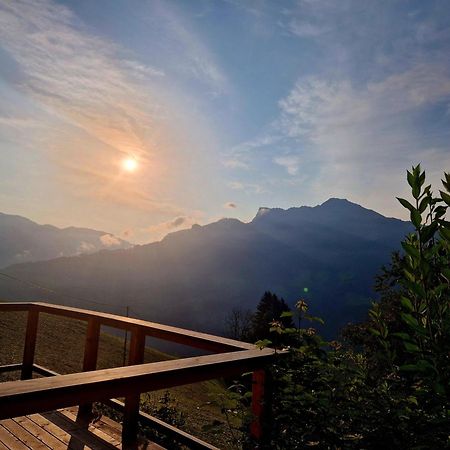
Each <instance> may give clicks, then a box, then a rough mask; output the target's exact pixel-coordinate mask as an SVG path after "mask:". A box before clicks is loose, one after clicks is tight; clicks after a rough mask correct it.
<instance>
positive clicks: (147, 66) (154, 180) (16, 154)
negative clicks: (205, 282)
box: [0, 0, 450, 242]
mask: <svg viewBox="0 0 450 450" xmlns="http://www.w3.org/2000/svg"><path fill="white" fill-rule="evenodd" d="M0 43H1V47H0V157H1V163H0V183H1V189H0V211H3V212H7V213H14V214H20V215H24V216H27V217H29V218H31V219H33V220H35V221H37V222H40V223H52V224H54V225H57V226H69V225H76V226H85V227H90V228H97V229H103V230H106V231H109V232H112V233H115V234H116V235H118V236H120V237H123V238H125V239H129V240H130V241H132V242H149V241H152V240H155V239H158V238H160V237H162V236H163V235H164V234H166V233H167V232H170V231H175V230H177V229H181V228H183V227H190V226H191V225H192V224H193V223H207V222H210V221H212V220H217V219H218V218H220V217H224V216H227V217H237V218H239V219H242V220H249V219H251V218H252V216H254V214H255V213H256V211H257V208H258V207H259V206H269V207H271V206H279V207H290V206H298V205H304V204H306V205H315V204H318V203H321V202H323V201H325V200H326V199H327V198H329V197H345V198H348V199H349V200H352V201H354V202H357V203H360V204H362V205H364V206H366V207H369V208H372V209H376V210H378V211H379V212H381V213H383V214H385V215H389V216H396V217H405V216H404V215H403V211H402V208H401V207H400V205H397V202H396V200H395V199H394V196H395V195H406V187H405V182H404V181H403V180H404V173H405V170H406V169H407V168H408V167H409V166H411V164H413V163H416V162H422V164H423V167H424V168H425V169H426V170H427V172H428V173H429V175H430V177H431V179H432V180H433V181H437V180H438V179H439V177H440V175H441V172H442V171H443V170H450V139H449V138H450V2H448V1H447V0H443V1H431V0H427V1H423V0H418V1H397V2H396V1H393V0H389V1H382V0H372V1H363V0H355V1H347V0H336V1H327V0H317V1H313V0H300V1H296V2H288V1H267V2H266V1H263V0H261V1H238V0H236V1H233V0H228V1H225V0H224V1H220V0H217V1H213V0H209V1H206V0H205V1H201V0H196V1H188V0H186V1H178V2H177V1H143V0H139V1H137V0H136V1H131V0H123V1H120V0H115V1H110V0H96V1H92V0H76V1H64V2H59V3H57V2H53V1H50V0H29V1H19V0H0ZM130 157H131V158H133V159H135V160H136V161H137V168H136V170H134V171H128V170H124V165H123V161H124V159H126V158H130Z"/></svg>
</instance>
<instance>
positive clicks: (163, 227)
mask: <svg viewBox="0 0 450 450" xmlns="http://www.w3.org/2000/svg"><path fill="white" fill-rule="evenodd" d="M199 219H200V218H199V217H193V216H178V217H174V218H173V219H170V220H168V221H165V222H161V223H157V224H156V225H150V226H148V227H146V228H145V229H144V230H143V231H144V232H146V233H149V234H150V235H151V238H152V239H161V238H163V237H164V236H165V235H167V234H168V233H170V232H173V231H178V230H184V229H186V228H190V227H192V225H194V224H196V223H199Z"/></svg>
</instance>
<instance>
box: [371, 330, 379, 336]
mask: <svg viewBox="0 0 450 450" xmlns="http://www.w3.org/2000/svg"><path fill="white" fill-rule="evenodd" d="M369 331H370V332H371V333H372V334H373V335H374V336H381V333H380V332H379V331H378V330H375V328H369Z"/></svg>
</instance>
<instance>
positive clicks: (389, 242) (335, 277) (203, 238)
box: [0, 199, 412, 336]
mask: <svg viewBox="0 0 450 450" xmlns="http://www.w3.org/2000/svg"><path fill="white" fill-rule="evenodd" d="M411 230H412V227H411V225H410V223H409V222H404V221H401V220H398V219H391V218H386V217H384V216H382V215H381V214H378V213H376V212H374V211H371V210H368V209H365V208H363V207H361V206H359V205H356V204H354V203H351V202H349V201H347V200H340V199H330V200H328V201H326V202H325V203H323V204H322V205H319V206H316V207H305V206H303V207H299V208H290V209H287V210H283V209H277V208H274V209H270V208H260V209H259V211H258V213H257V215H256V217H255V218H254V219H253V220H252V221H251V222H249V223H243V222H240V221H239V220H236V219H222V220H219V221H218V222H215V223H211V224H209V225H205V226H199V225H194V226H193V227H192V228H191V229H190V230H183V231H179V232H175V233H172V234H169V235H168V236H166V237H165V238H164V239H163V240H162V241H160V242H156V243H152V244H148V245H142V246H135V247H133V248H131V249H126V250H116V251H112V252H100V253H94V254H91V255H82V256H77V257H70V258H58V259H54V260H51V261H47V262H38V263H28V264H19V265H15V266H11V267H9V268H8V269H7V270H6V272H7V273H9V274H11V275H13V276H15V277H19V278H21V279H25V280H30V281H33V282H36V283H39V284H42V285H44V286H48V287H51V288H52V289H54V290H55V291H58V293H60V294H59V295H58V294H53V293H52V294H50V293H47V292H42V291H40V290H36V289H33V288H30V287H29V286H24V285H19V284H17V283H15V282H13V281H11V280H3V279H2V280H1V281H0V298H1V297H3V298H13V299H16V300H17V299H30V298H33V299H36V298H40V299H44V300H48V301H52V302H61V303H65V304H78V305H80V306H84V307H94V308H95V307H98V308H100V309H105V308H106V309H109V310H110V311H114V312H119V313H123V312H124V306H125V305H130V306H131V307H132V312H133V314H135V315H138V316H140V317H143V318H146V319H149V320H153V321H160V322H164V323H168V324H173V325H178V326H184V327H191V328H195V329H199V330H204V331H211V332H221V331H222V330H223V326H224V318H225V317H226V315H227V313H228V312H229V311H230V310H231V309H232V308H233V307H240V308H250V309H254V308H255V307H256V304H257V303H258V301H259V299H260V297H261V296H262V294H263V293H264V291H266V290H271V291H273V292H275V293H276V294H278V295H279V296H282V297H284V298H285V300H286V301H288V303H290V304H291V305H292V304H293V303H294V302H295V301H296V300H298V299H299V298H301V297H302V298H305V299H307V301H308V302H309V303H310V305H311V310H312V312H313V313H315V314H318V315H320V316H321V317H323V318H324V319H325V321H326V330H327V335H329V336H331V335H332V334H333V333H335V332H336V330H337V329H338V328H339V327H340V326H342V325H343V324H345V323H347V322H348V321H352V320H358V319H361V318H362V317H363V316H364V315H365V313H366V311H367V307H368V305H369V303H370V300H371V299H373V298H374V293H373V292H372V285H373V281H374V276H375V275H376V274H377V272H378V270H379V269H380V267H381V266H382V265H383V264H387V263H388V262H389V260H390V254H391V252H392V251H393V250H396V249H399V248H400V241H401V240H402V239H403V237H404V236H405V235H406V234H407V233H408V232H410V231H411ZM69 295H70V296H71V297H70V298H69V297H68V296H69ZM74 297H76V298H77V299H89V300H91V301H95V302H100V303H105V304H108V305H109V306H108V307H105V306H100V305H98V306H95V304H89V303H85V304H82V303H80V302H79V301H77V300H75V299H74ZM80 301H81V300H80Z"/></svg>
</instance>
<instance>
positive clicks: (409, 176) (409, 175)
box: [406, 170, 414, 187]
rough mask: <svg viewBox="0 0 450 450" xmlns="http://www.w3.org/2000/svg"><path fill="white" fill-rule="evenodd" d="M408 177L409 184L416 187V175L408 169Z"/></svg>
mask: <svg viewBox="0 0 450 450" xmlns="http://www.w3.org/2000/svg"><path fill="white" fill-rule="evenodd" d="M406 179H407V180H408V184H409V185H410V186H411V187H414V175H413V174H412V173H411V172H410V171H409V170H407V171H406Z"/></svg>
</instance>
